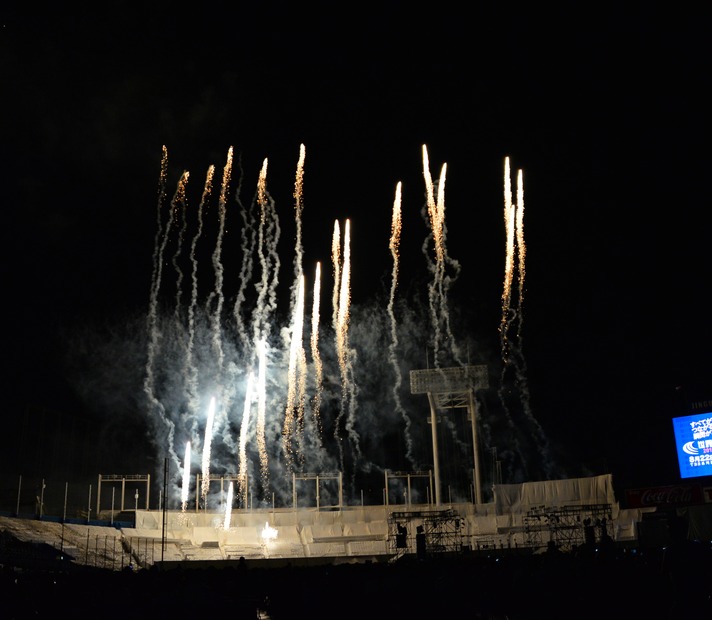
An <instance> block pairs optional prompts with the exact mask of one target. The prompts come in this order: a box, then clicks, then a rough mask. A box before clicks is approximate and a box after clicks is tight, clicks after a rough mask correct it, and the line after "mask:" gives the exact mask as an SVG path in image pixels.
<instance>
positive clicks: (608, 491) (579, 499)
mask: <svg viewBox="0 0 712 620" xmlns="http://www.w3.org/2000/svg"><path fill="white" fill-rule="evenodd" d="M494 502H495V510H496V513H497V514H498V515H505V514H522V513H526V512H528V511H529V510H531V509H532V508H535V507H537V506H542V507H543V506H545V507H547V508H550V507H561V506H586V505H592V504H611V505H613V504H615V503H616V498H615V494H614V492H613V479H612V476H611V474H603V475H600V476H591V477H589V478H570V479H566V480H544V481H541V482H523V483H521V484H499V485H497V486H495V487H494Z"/></svg>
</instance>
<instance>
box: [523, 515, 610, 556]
mask: <svg viewBox="0 0 712 620" xmlns="http://www.w3.org/2000/svg"><path fill="white" fill-rule="evenodd" d="M611 517H612V508H611V504H587V505H581V506H557V507H547V506H537V507H535V508H532V509H531V510H529V511H528V512H527V514H526V515H525V516H524V533H525V545H526V546H528V547H544V546H546V545H549V544H551V545H554V546H555V547H556V548H557V549H560V550H561V551H571V550H572V549H575V548H576V547H580V546H581V545H583V544H586V543H590V544H595V543H601V542H603V541H604V540H606V539H611V537H612V529H613V526H612V523H613V521H612V518H611ZM545 538H546V540H545Z"/></svg>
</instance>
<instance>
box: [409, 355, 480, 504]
mask: <svg viewBox="0 0 712 620" xmlns="http://www.w3.org/2000/svg"><path fill="white" fill-rule="evenodd" d="M488 387H489V381H488V377H487V366H484V365H483V366H459V367H456V368H434V369H427V370H411V371H410V393H411V394H427V395H428V401H429V402H430V427H431V432H432V434H433V470H434V472H433V473H434V478H435V504H436V505H438V506H439V505H440V503H441V502H440V464H439V458H438V433H437V423H438V411H440V410H442V409H456V408H467V417H468V419H469V420H470V421H471V422H472V451H473V458H474V483H475V503H476V504H481V503H482V490H481V485H480V458H479V448H478V445H477V403H476V401H475V392H476V391H477V390H481V389H486V388H488Z"/></svg>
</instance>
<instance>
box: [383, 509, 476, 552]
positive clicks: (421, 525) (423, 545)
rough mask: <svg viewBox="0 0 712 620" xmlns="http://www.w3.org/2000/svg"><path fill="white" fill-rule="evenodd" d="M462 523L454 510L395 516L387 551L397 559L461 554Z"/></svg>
mask: <svg viewBox="0 0 712 620" xmlns="http://www.w3.org/2000/svg"><path fill="white" fill-rule="evenodd" d="M463 525H464V523H463V521H462V519H461V518H460V516H459V515H458V513H457V512H456V511H455V510H453V509H451V508H450V509H447V510H413V511H401V512H392V513H391V514H390V516H389V518H388V551H389V553H390V554H391V556H392V557H393V558H395V559H397V558H400V557H402V556H404V555H408V554H414V553H419V554H420V553H426V554H434V553H445V552H451V553H452V552H460V551H462V549H463V544H462V529H463Z"/></svg>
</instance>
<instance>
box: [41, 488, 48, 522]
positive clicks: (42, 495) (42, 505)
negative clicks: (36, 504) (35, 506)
mask: <svg viewBox="0 0 712 620" xmlns="http://www.w3.org/2000/svg"><path fill="white" fill-rule="evenodd" d="M45 486H47V485H45V481H44V478H42V488H41V489H40V521H42V509H43V508H44V490H45Z"/></svg>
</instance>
